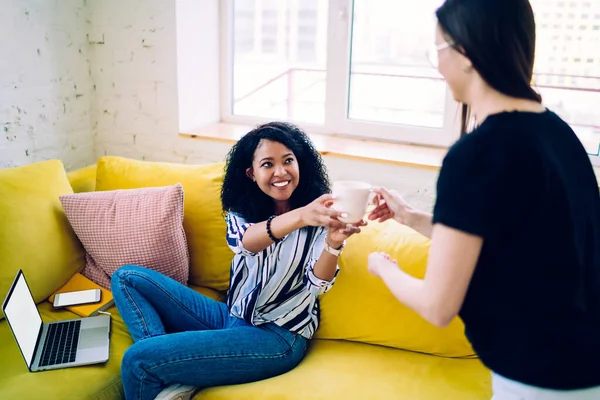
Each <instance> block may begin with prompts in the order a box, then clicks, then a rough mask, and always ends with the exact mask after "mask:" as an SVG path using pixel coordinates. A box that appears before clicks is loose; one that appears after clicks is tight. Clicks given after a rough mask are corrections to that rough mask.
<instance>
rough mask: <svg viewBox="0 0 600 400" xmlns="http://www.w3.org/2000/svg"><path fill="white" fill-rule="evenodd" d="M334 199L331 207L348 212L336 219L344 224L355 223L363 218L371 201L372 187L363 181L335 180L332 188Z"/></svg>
mask: <svg viewBox="0 0 600 400" xmlns="http://www.w3.org/2000/svg"><path fill="white" fill-rule="evenodd" d="M332 192H333V195H334V196H335V200H334V201H333V205H332V208H333V209H334V210H337V211H341V212H343V213H346V214H348V216H347V217H345V218H342V217H339V218H338V219H339V220H340V221H342V222H344V223H346V224H356V223H358V222H360V220H362V219H363V217H364V216H365V214H366V213H367V209H368V208H369V204H370V203H371V202H372V196H371V194H372V193H373V188H372V186H371V185H369V184H368V183H365V182H359V181H336V182H334V183H333V189H332Z"/></svg>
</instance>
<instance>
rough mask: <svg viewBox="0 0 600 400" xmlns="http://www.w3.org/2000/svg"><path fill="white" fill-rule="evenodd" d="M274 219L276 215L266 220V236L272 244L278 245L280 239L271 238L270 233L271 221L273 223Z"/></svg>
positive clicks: (271, 233) (271, 234)
mask: <svg viewBox="0 0 600 400" xmlns="http://www.w3.org/2000/svg"><path fill="white" fill-rule="evenodd" d="M275 217H276V215H271V216H270V217H269V219H267V235H269V239H271V240H272V241H273V242H275V243H279V242H280V241H281V239H277V238H276V237H275V236H273V232H271V221H273V218H275Z"/></svg>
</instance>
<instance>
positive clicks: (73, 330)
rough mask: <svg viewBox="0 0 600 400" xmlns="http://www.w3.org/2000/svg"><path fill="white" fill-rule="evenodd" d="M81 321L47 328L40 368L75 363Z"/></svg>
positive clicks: (52, 325)
mask: <svg viewBox="0 0 600 400" xmlns="http://www.w3.org/2000/svg"><path fill="white" fill-rule="evenodd" d="M80 327H81V320H75V321H66V322H62V323H57V324H51V325H50V326H48V332H47V333H46V340H45V342H44V349H43V350H42V357H41V359H40V364H39V366H40V367H47V366H49V365H57V364H65V363H70V362H73V361H75V357H76V355H77V344H78V343H79V329H80Z"/></svg>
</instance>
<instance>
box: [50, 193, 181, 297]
mask: <svg viewBox="0 0 600 400" xmlns="http://www.w3.org/2000/svg"><path fill="white" fill-rule="evenodd" d="M183 197H184V196H183V188H182V187H181V185H179V184H177V185H173V186H166V187H157V188H143V189H131V190H111V191H106V192H90V193H78V194H71V195H65V196H61V197H60V201H61V202H62V205H63V207H64V209H65V212H66V213H67V218H69V222H70V223H71V226H72V227H73V229H74V230H75V233H76V234H77V236H78V237H79V240H81V242H82V243H83V247H84V248H85V250H86V255H85V258H86V264H85V268H84V270H83V271H82V274H83V275H84V276H86V277H87V278H89V279H91V280H92V281H94V282H96V283H97V284H99V285H101V286H104V287H105V288H107V289H110V278H111V277H112V275H113V273H114V272H115V271H116V270H117V269H119V268H120V267H122V266H123V265H126V264H135V265H140V266H142V267H146V268H149V269H152V270H154V271H158V272H160V273H162V274H164V275H166V276H169V277H171V278H173V279H175V280H176V281H178V282H180V283H183V284H187V281H188V276H189V270H190V262H189V261H190V258H189V254H188V249H187V243H186V239H185V232H184V231H183Z"/></svg>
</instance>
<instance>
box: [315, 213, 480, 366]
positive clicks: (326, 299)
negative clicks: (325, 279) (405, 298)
mask: <svg viewBox="0 0 600 400" xmlns="http://www.w3.org/2000/svg"><path fill="white" fill-rule="evenodd" d="M429 243H430V241H429V239H427V238H425V237H424V236H422V235H420V234H419V233H417V232H415V231H413V230H411V229H410V228H407V227H405V226H401V225H399V224H398V223H396V222H394V221H388V222H385V223H383V224H380V223H378V222H370V223H369V225H368V226H367V227H365V228H363V230H362V233H360V234H358V235H354V236H352V237H351V238H350V239H349V240H348V243H347V246H346V249H345V250H344V252H343V253H342V255H341V257H340V261H339V264H340V269H341V270H340V273H339V275H338V277H337V280H336V283H335V285H334V286H333V288H332V289H331V290H330V291H329V292H328V293H326V294H325V295H323V296H322V297H321V324H320V327H319V329H318V330H317V332H316V337H317V338H324V339H346V340H354V341H360V342H365V343H374V344H379V345H383V346H390V347H395V348H400V349H406V350H412V351H418V352H422V353H429V354H437V355H443V356H449V357H468V356H474V351H473V349H472V348H471V345H470V343H469V341H468V340H467V339H466V337H465V335H464V325H463V324H462V321H461V320H460V319H459V318H455V319H454V320H453V321H452V322H451V323H450V325H449V326H447V327H445V328H443V329H441V328H437V327H435V326H434V325H431V324H430V323H428V322H427V321H425V320H424V319H423V318H421V317H420V316H419V315H418V314H417V313H415V312H414V311H412V310H410V309H409V308H408V307H406V306H404V305H403V304H401V303H400V302H399V301H398V300H396V298H395V297H394V296H393V295H392V294H391V293H390V291H389V290H388V289H387V287H386V286H385V285H384V284H383V282H382V281H381V279H379V278H376V277H374V276H372V275H371V274H370V273H369V272H368V270H367V257H368V255H369V254H370V253H372V252H374V251H382V252H385V253H388V254H390V255H391V256H392V257H393V258H395V259H396V260H397V261H398V265H399V266H400V268H402V269H403V270H404V271H406V272H407V273H409V274H411V275H413V276H416V277H419V278H423V277H424V276H425V269H426V265H427V256H428V252H429Z"/></svg>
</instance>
